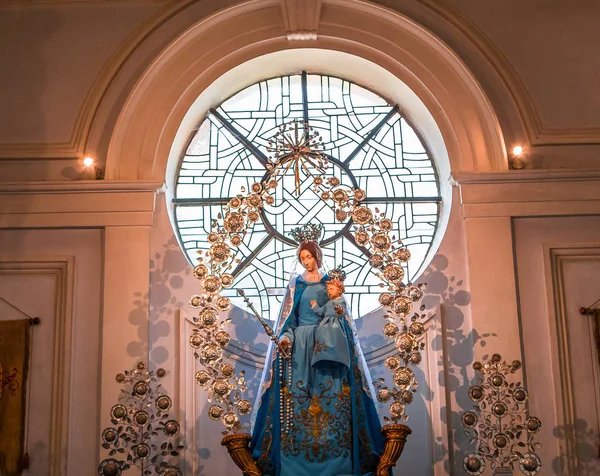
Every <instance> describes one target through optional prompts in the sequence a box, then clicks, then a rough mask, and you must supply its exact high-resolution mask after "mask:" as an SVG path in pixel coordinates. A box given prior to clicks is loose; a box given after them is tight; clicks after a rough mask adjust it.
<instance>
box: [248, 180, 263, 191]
mask: <svg viewBox="0 0 600 476" xmlns="http://www.w3.org/2000/svg"><path fill="white" fill-rule="evenodd" d="M262 189H263V186H262V184H261V183H260V182H254V183H253V184H252V185H251V186H250V190H252V191H253V192H254V193H260V192H262Z"/></svg>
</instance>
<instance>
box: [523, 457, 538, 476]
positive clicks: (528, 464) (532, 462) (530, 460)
mask: <svg viewBox="0 0 600 476" xmlns="http://www.w3.org/2000/svg"><path fill="white" fill-rule="evenodd" d="M541 468H542V462H541V460H540V458H539V456H538V455H536V454H535V453H525V454H524V455H523V456H521V458H519V469H520V470H521V472H522V473H523V474H526V475H527V476H533V475H534V474H536V473H538V472H539V471H540V469H541Z"/></svg>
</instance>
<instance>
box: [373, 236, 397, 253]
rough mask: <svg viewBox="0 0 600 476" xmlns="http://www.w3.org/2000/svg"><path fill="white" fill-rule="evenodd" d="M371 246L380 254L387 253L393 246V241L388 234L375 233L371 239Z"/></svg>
mask: <svg viewBox="0 0 600 476" xmlns="http://www.w3.org/2000/svg"><path fill="white" fill-rule="evenodd" d="M371 245H372V246H373V248H375V249H376V250H377V251H378V252H380V253H385V252H386V251H388V250H389V249H390V247H391V246H392V240H391V239H390V237H389V236H388V234H387V233H381V232H379V233H375V234H374V235H373V236H372V238H371Z"/></svg>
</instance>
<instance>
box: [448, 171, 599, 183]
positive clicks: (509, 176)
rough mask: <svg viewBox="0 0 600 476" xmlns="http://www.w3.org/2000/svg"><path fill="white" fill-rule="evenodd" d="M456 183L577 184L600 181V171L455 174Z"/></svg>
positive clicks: (453, 175)
mask: <svg viewBox="0 0 600 476" xmlns="http://www.w3.org/2000/svg"><path fill="white" fill-rule="evenodd" d="M452 177H453V179H454V181H455V182H456V183H458V184H460V185H463V184H500V183H502V184H506V183H524V182H576V181H590V180H592V181H594V180H600V170H580V169H577V170H576V169H573V170H569V169H564V170H544V169H534V170H510V171H502V172H454V173H453V174H452Z"/></svg>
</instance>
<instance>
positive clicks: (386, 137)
mask: <svg viewBox="0 0 600 476" xmlns="http://www.w3.org/2000/svg"><path fill="white" fill-rule="evenodd" d="M294 120H296V121H300V122H301V123H308V124H309V125H310V126H311V127H312V128H313V130H315V131H317V132H318V133H319V134H320V136H321V140H322V142H323V143H324V152H325V154H326V155H327V157H328V158H329V167H328V168H327V171H326V175H327V176H330V177H337V178H338V179H339V180H340V182H341V183H342V184H343V185H347V186H348V187H354V188H361V189H363V190H364V191H365V192H366V195H367V198H366V200H365V201H364V204H366V205H367V206H368V207H369V208H371V210H372V211H373V213H385V214H386V216H387V217H388V218H390V219H391V220H392V221H393V224H394V232H393V233H392V235H394V234H395V236H396V238H400V239H401V240H402V241H403V243H404V244H405V245H406V247H407V248H408V249H409V250H410V252H411V256H412V257H411V260H410V262H409V263H407V264H406V279H407V280H408V281H414V280H415V279H416V278H417V277H418V276H419V274H420V273H421V272H422V271H423V269H424V267H425V266H426V265H427V264H428V263H426V262H425V260H426V258H427V257H428V255H429V251H430V248H431V244H432V242H433V238H434V234H435V232H436V229H437V224H438V221H439V216H440V207H441V203H442V199H441V196H440V190H439V183H438V179H437V174H436V170H435V164H434V162H433V160H432V158H431V155H430V154H429V153H428V151H427V150H426V148H425V146H424V144H423V142H422V141H421V139H420V138H419V136H418V134H417V133H416V131H415V129H414V128H413V127H412V126H411V125H410V124H409V123H408V122H407V121H406V119H405V118H404V117H403V116H402V110H401V108H400V107H399V106H398V105H394V104H390V103H389V102H388V101H386V100H385V99H384V98H382V97H380V96H378V95H377V94H375V93H373V92H372V91H370V90H368V89H366V88H363V87H361V86H359V85H357V84H354V83H352V82H349V81H346V80H344V79H340V78H336V77H332V76H325V75H319V74H307V73H305V72H304V73H302V74H297V75H290V76H282V77H278V78H273V79H269V80H265V81H261V82H259V83H256V84H254V85H252V86H249V87H247V88H246V89H244V90H242V91H240V92H238V93H237V94H235V95H234V96H232V97H231V98H229V99H228V100H226V101H225V102H223V103H222V104H221V105H220V106H218V107H215V108H213V109H210V111H209V112H208V114H207V115H206V117H205V119H204V120H203V121H202V122H201V123H200V124H199V127H198V130H197V131H196V132H195V134H194V135H193V138H192V140H191V141H190V144H189V146H188V147H187V150H186V152H185V155H184V157H183V158H182V160H181V162H180V167H179V171H178V174H177V183H176V188H175V198H174V200H173V204H174V207H175V209H174V216H175V222H176V228H177V232H178V234H179V239H180V243H181V245H182V246H183V248H184V250H185V252H186V253H187V256H188V259H189V260H190V262H191V263H192V264H193V265H195V264H197V263H196V257H197V253H196V252H197V251H198V250H206V249H208V244H209V243H208V240H207V236H208V233H210V231H211V223H212V221H213V220H215V219H217V217H218V216H219V214H221V213H222V207H223V205H225V204H226V203H227V202H228V201H229V200H230V199H231V198H232V197H234V196H236V195H238V194H240V193H247V192H248V190H249V188H250V185H252V184H253V183H254V182H261V181H262V180H263V179H264V178H265V176H266V174H267V169H266V164H267V160H268V159H269V157H270V152H269V139H271V138H273V137H274V136H275V135H276V134H277V133H278V132H279V130H280V126H281V125H282V124H285V123H289V122H290V121H294ZM312 185H313V177H311V176H310V174H306V173H304V172H303V171H300V174H299V184H298V178H297V177H295V176H294V173H293V172H292V171H290V173H289V174H286V175H285V176H284V178H283V180H282V182H281V184H280V186H279V187H278V188H277V189H276V193H275V195H274V198H275V202H274V203H273V204H272V205H269V206H266V207H265V210H264V214H263V217H262V218H263V219H262V220H260V221H258V222H256V223H255V224H254V225H253V226H252V227H251V228H250V229H249V230H248V232H247V233H246V234H245V235H244V236H243V239H242V242H241V244H240V246H239V247H238V249H237V251H238V253H237V259H238V260H237V262H236V263H235V264H234V267H233V269H232V270H231V273H232V275H233V276H234V278H235V283H234V285H233V287H232V288H231V289H229V290H228V291H229V294H228V295H229V296H230V297H231V299H232V301H233V303H234V304H237V305H239V306H240V307H242V308H243V307H245V305H244V304H243V301H242V300H241V299H239V298H237V296H236V295H235V288H243V289H244V290H245V291H246V296H248V297H250V299H251V300H252V301H253V303H254V305H255V307H256V308H257V310H258V311H259V312H260V313H261V314H262V315H263V316H264V317H266V318H270V319H276V317H277V316H276V313H277V312H278V311H279V309H280V306H281V300H282V297H283V294H284V292H285V287H286V285H287V282H288V281H289V278H290V277H291V275H292V273H293V272H294V271H295V262H296V255H295V250H296V245H295V243H294V242H293V241H292V240H291V238H290V237H289V232H290V231H291V229H293V228H295V227H297V226H298V225H302V224H306V223H320V224H322V225H323V227H324V230H325V232H324V236H323V241H322V242H321V246H322V248H323V254H324V265H325V267H326V268H329V269H331V268H333V267H336V266H342V267H343V268H344V271H345V272H346V276H347V277H346V281H345V287H346V293H345V295H346V298H347V299H348V300H349V302H350V305H351V308H352V311H353V313H354V317H360V316H364V315H365V314H367V313H369V312H372V311H374V310H375V309H377V308H378V307H379V302H378V296H379V293H380V292H381V288H380V287H379V286H378V284H379V283H380V279H379V278H377V276H375V274H374V273H375V271H374V270H373V269H372V268H371V266H370V265H369V262H368V261H369V256H368V252H367V251H366V250H365V249H364V248H361V247H360V246H358V245H357V244H356V243H355V242H354V240H353V236H352V233H351V228H352V226H353V223H352V221H351V219H348V220H347V221H346V222H339V221H337V220H336V219H335V216H334V210H333V208H332V206H331V202H325V201H323V200H321V198H320V197H319V196H318V195H317V194H316V193H315V191H314V189H313V187H312ZM298 268H299V266H298ZM223 294H224V295H227V293H226V292H224V293H223Z"/></svg>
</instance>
